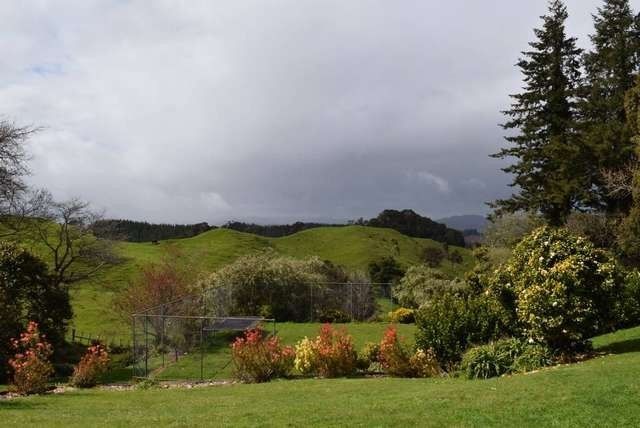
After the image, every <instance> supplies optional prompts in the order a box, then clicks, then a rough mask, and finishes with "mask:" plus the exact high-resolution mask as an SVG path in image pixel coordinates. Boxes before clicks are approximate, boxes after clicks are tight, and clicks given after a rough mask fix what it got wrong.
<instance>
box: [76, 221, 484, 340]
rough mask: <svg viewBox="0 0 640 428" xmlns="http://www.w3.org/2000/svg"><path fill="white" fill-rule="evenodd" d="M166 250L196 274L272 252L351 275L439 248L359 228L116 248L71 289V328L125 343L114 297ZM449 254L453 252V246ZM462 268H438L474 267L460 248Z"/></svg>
mask: <svg viewBox="0 0 640 428" xmlns="http://www.w3.org/2000/svg"><path fill="white" fill-rule="evenodd" d="M167 246H175V247H176V248H178V249H180V250H182V253H183V254H185V255H186V256H187V257H189V258H190V259H191V260H192V263H193V265H194V269H196V270H197V271H201V272H212V271H214V270H216V269H217V268H219V267H221V266H223V265H225V264H227V263H230V262H232V261H234V260H235V259H236V258H238V257H240V256H242V255H245V254H250V253H254V252H256V251H260V250H262V249H265V248H272V249H273V250H274V251H276V252H277V253H279V254H284V255H289V256H292V257H309V256H313V255H317V256H318V257H320V258H321V259H324V260H329V261H331V262H334V263H336V264H339V265H342V266H345V267H347V268H349V269H352V270H366V268H367V265H368V264H369V262H371V261H372V260H375V259H377V258H379V257H382V256H386V255H390V256H393V257H395V258H396V259H397V260H398V261H399V262H400V263H402V264H403V265H405V266H409V265H411V264H416V263H419V262H420V258H421V255H422V252H423V251H424V249H425V248H427V247H430V246H441V244H439V243H437V242H435V241H431V240H428V239H416V238H410V237H408V236H405V235H402V234H400V233H398V232H396V231H394V230H391V229H379V228H370V227H363V226H347V227H340V228H331V227H329V228H317V229H311V230H306V231H303V232H300V233H297V234H295V235H291V236H287V237H283V238H263V237H260V236H256V235H252V234H247V233H240V232H236V231H233V230H227V229H216V230H211V231H209V232H205V233H203V234H200V235H198V236H195V237H193V238H187V239H176V240H169V241H162V242H160V245H153V244H151V243H128V242H121V243H118V244H117V252H118V253H119V254H120V255H121V256H122V258H123V259H124V262H123V263H120V264H118V265H116V266H112V267H109V268H107V269H104V270H103V271H102V272H100V274H99V275H97V276H96V277H94V278H92V279H91V280H89V281H84V282H81V283H78V284H75V285H74V286H73V288H72V290H71V294H72V305H73V309H74V312H75V316H74V319H73V322H72V326H73V327H75V328H76V329H77V330H78V331H81V332H86V333H91V334H93V335H101V336H102V337H107V338H112V339H114V340H115V341H116V342H117V341H118V340H119V339H123V340H127V339H128V334H129V327H128V325H126V324H125V323H124V322H123V320H120V319H119V318H118V317H117V315H116V314H115V313H114V312H113V311H112V306H111V301H112V299H113V296H114V295H115V293H117V292H118V291H119V290H121V289H122V288H124V287H126V286H127V285H128V283H129V281H130V280H131V279H132V278H134V277H135V275H136V274H137V272H138V271H139V270H140V268H141V267H142V266H143V265H145V264H147V263H151V262H154V261H158V260H159V259H160V258H161V257H162V254H163V251H164V249H165V248H166V247H167ZM452 249H453V247H452ZM459 251H460V253H461V254H462V257H463V263H461V264H455V263H451V262H450V261H444V262H443V263H442V266H441V268H440V269H442V270H443V271H445V272H447V273H449V274H452V275H458V276H461V275H463V274H464V272H466V271H467V270H469V269H471V267H472V266H473V263H474V262H473V257H472V256H471V253H470V252H469V251H468V250H466V249H462V248H461V249H459Z"/></svg>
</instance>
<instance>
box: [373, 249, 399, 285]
mask: <svg viewBox="0 0 640 428" xmlns="http://www.w3.org/2000/svg"><path fill="white" fill-rule="evenodd" d="M368 271H369V278H370V279H371V282H377V283H394V282H396V281H398V280H399V279H400V278H402V276H403V275H404V270H403V269H402V267H401V266H400V264H399V263H398V261H397V260H396V259H395V258H394V257H391V256H386V257H382V258H380V259H377V260H374V261H372V262H371V263H369V266H368Z"/></svg>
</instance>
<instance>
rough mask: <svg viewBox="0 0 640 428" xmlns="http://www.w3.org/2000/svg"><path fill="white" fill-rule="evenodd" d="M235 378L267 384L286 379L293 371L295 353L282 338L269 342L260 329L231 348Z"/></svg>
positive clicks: (250, 332) (274, 338)
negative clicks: (274, 379) (281, 341)
mask: <svg viewBox="0 0 640 428" xmlns="http://www.w3.org/2000/svg"><path fill="white" fill-rule="evenodd" d="M231 358H232V359H233V364H234V366H235V376H236V377H237V378H238V379H240V380H242V381H244V382H267V381H269V380H271V379H273V378H277V377H285V376H287V375H288V374H289V373H290V372H291V369H292V368H293V361H294V358H295V353H294V351H293V348H291V347H290V346H282V345H281V344H280V338H279V337H277V336H271V337H268V338H265V337H264V336H263V333H262V331H261V330H259V329H251V330H247V331H245V333H244V335H243V336H242V337H238V338H237V339H236V340H235V341H234V342H233V343H232V344H231Z"/></svg>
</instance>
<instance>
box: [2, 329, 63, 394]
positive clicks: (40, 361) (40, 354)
mask: <svg viewBox="0 0 640 428" xmlns="http://www.w3.org/2000/svg"><path fill="white" fill-rule="evenodd" d="M11 345H12V347H13V349H14V350H15V352H16V354H15V356H14V357H13V358H12V359H10V360H9V366H10V367H11V369H12V370H13V378H12V383H11V389H12V390H13V391H15V392H17V393H18V394H25V395H26V394H39V393H42V392H45V391H46V390H47V386H48V382H49V377H51V375H52V374H53V366H52V364H51V362H50V361H49V358H50V357H51V355H52V354H53V348H52V346H51V344H49V343H48V342H47V341H46V340H45V336H44V335H42V334H40V331H39V330H38V324H37V323H36V322H33V321H31V322H30V323H29V325H28V326H27V331H26V332H24V333H22V334H20V338H19V339H13V340H12V341H11Z"/></svg>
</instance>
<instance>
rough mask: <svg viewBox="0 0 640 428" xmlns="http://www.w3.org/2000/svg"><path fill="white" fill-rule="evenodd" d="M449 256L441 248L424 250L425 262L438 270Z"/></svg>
mask: <svg viewBox="0 0 640 428" xmlns="http://www.w3.org/2000/svg"><path fill="white" fill-rule="evenodd" d="M446 256H447V254H446V253H445V251H444V250H443V249H442V248H439V247H427V248H425V249H424V252H423V256H422V257H423V258H424V262H425V263H426V264H427V266H429V267H430V268H437V267H438V266H440V264H441V263H442V261H443V260H444V259H445V257H446Z"/></svg>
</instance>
